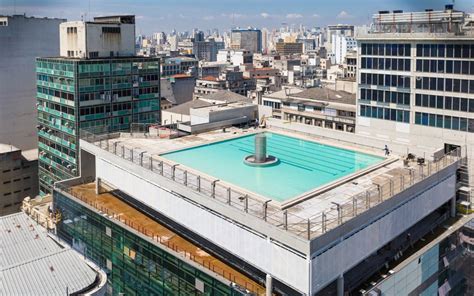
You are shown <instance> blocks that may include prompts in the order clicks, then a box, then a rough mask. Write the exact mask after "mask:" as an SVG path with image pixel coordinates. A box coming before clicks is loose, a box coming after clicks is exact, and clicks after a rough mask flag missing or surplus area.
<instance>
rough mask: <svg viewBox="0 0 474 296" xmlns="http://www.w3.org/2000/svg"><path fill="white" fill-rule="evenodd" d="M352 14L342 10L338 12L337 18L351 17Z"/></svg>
mask: <svg viewBox="0 0 474 296" xmlns="http://www.w3.org/2000/svg"><path fill="white" fill-rule="evenodd" d="M351 17H352V15H350V14H349V13H348V12H347V11H345V10H343V11H341V12H339V14H338V15H337V18H340V19H347V18H351Z"/></svg>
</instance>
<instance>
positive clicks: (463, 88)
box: [358, 41, 474, 132]
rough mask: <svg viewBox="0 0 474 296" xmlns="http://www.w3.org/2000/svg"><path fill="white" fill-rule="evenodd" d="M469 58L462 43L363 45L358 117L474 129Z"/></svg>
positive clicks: (473, 49)
mask: <svg viewBox="0 0 474 296" xmlns="http://www.w3.org/2000/svg"><path fill="white" fill-rule="evenodd" d="M458 42H459V41H458ZM472 57H474V45H473V44H469V43H467V42H459V44H458V43H454V44H453V43H449V42H439V43H412V44H403V43H401V44H393V43H388V44H385V43H365V42H364V43H362V44H361V60H360V62H361V74H360V83H359V110H358V112H359V116H362V117H369V118H375V119H383V120H391V121H398V122H404V123H412V124H416V125H422V126H429V127H437V128H444V129H450V130H456V131H465V132H473V131H474V120H472V118H471V117H472V116H471V114H469V113H472V112H474V99H472V98H470V97H471V96H472V94H474V80H472V79H471V78H472V77H473V76H472V75H474V62H473V61H472ZM380 70H382V71H384V70H385V71H390V74H387V73H384V72H382V71H380ZM394 71H404V72H409V73H408V74H405V75H400V74H402V73H400V74H398V75H397V74H396V73H397V72H395V73H393V72H394ZM412 84H413V85H412ZM394 88H396V89H394ZM418 107H422V108H421V109H420V108H418ZM424 108H430V109H431V110H425V109H424ZM414 109H416V110H414ZM445 111H456V112H465V113H464V116H463V114H456V112H453V113H451V112H445ZM410 113H413V115H411V114H410Z"/></svg>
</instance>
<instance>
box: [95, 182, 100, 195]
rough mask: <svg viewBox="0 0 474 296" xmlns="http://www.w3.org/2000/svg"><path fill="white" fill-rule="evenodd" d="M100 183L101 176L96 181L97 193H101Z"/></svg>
mask: <svg viewBox="0 0 474 296" xmlns="http://www.w3.org/2000/svg"><path fill="white" fill-rule="evenodd" d="M100 183H101V180H100V178H97V180H96V181H95V194H97V195H99V194H100Z"/></svg>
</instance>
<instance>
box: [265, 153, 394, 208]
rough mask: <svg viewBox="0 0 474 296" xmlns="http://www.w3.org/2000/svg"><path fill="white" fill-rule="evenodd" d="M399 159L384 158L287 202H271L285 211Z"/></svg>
mask: <svg viewBox="0 0 474 296" xmlns="http://www.w3.org/2000/svg"><path fill="white" fill-rule="evenodd" d="M399 160H400V158H398V157H390V158H386V159H385V160H384V161H382V162H380V163H376V164H374V165H372V166H369V167H367V168H365V169H362V170H359V171H357V172H354V173H352V174H349V175H347V176H344V177H341V178H339V179H336V180H334V181H332V182H329V183H327V184H325V185H322V186H319V187H316V188H313V189H311V190H309V191H307V192H304V193H302V194H300V195H297V196H295V197H292V198H289V199H288V200H286V201H284V202H279V201H275V200H272V202H273V201H275V202H276V203H278V207H279V208H280V209H282V210H284V209H287V208H290V207H292V206H294V205H297V204H299V203H301V202H303V201H305V200H307V199H310V198H313V197H315V196H317V195H319V194H322V193H325V192H327V191H330V190H332V189H334V188H336V187H338V186H340V185H342V184H345V183H348V182H350V181H352V180H354V179H357V178H359V177H361V176H363V175H366V174H368V173H370V172H373V171H375V170H378V169H379V168H381V167H384V166H387V165H389V164H391V163H394V162H397V161H399Z"/></svg>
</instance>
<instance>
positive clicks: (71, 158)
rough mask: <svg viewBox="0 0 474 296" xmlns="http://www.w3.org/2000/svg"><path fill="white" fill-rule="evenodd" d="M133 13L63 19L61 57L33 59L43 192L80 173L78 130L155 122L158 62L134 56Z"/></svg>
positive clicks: (158, 105)
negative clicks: (93, 18)
mask: <svg viewBox="0 0 474 296" xmlns="http://www.w3.org/2000/svg"><path fill="white" fill-rule="evenodd" d="M134 23H135V19H134V16H117V17H115V16H114V17H100V18H96V19H95V20H94V22H68V23H63V24H62V25H61V29H60V31H61V53H62V55H63V56H61V57H53V58H38V59H37V61H36V72H37V108H38V137H39V142H38V146H39V180H40V181H39V183H40V194H44V193H48V192H50V191H51V187H52V184H53V183H54V182H56V181H58V180H63V179H67V178H71V177H73V176H77V175H78V174H79V170H78V167H77V164H78V159H79V157H80V156H79V147H78V146H79V145H78V144H79V141H78V138H79V134H80V130H81V129H87V130H100V131H103V130H107V131H125V130H129V129H130V127H131V125H132V124H151V123H158V122H159V114H160V60H159V59H158V58H145V57H138V56H135V48H134V40H135V36H134V33H135V25H134Z"/></svg>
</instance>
